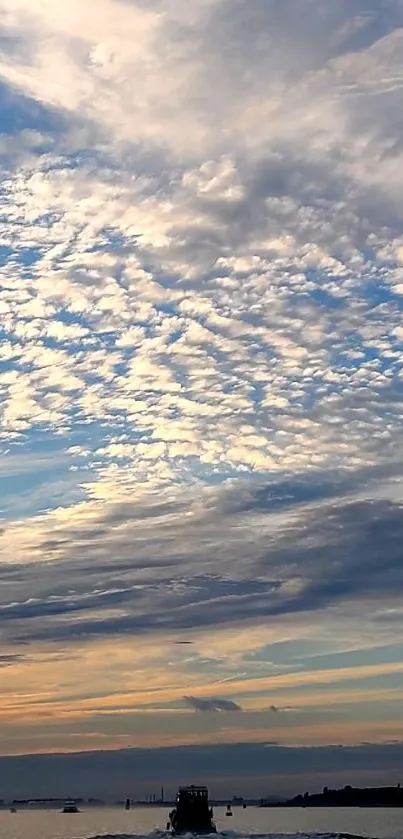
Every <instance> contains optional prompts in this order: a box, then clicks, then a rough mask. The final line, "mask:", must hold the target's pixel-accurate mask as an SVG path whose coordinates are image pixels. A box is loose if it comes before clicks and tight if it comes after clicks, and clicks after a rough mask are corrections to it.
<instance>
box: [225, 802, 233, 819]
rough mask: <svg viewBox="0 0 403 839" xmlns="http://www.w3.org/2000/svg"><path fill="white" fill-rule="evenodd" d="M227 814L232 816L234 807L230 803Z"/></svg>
mask: <svg viewBox="0 0 403 839" xmlns="http://www.w3.org/2000/svg"><path fill="white" fill-rule="evenodd" d="M225 815H226V816H232V808H231V804H228V805H227V811H226V813H225Z"/></svg>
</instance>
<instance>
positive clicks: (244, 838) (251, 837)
mask: <svg viewBox="0 0 403 839" xmlns="http://www.w3.org/2000/svg"><path fill="white" fill-rule="evenodd" d="M210 835H211V836H212V837H215V839H220V837H221V839H364V837H363V836H361V835H359V834H355V833H239V832H235V831H231V830H222V831H219V832H218V833H211V834H210ZM170 836H171V834H170V832H169V831H165V830H159V829H158V828H156V829H155V830H152V831H151V833H145V834H137V833H104V834H100V835H97V836H91V837H89V839H158V837H161V839H165V837H170ZM183 839H195V836H194V834H193V833H185V834H183ZM365 839H368V837H365Z"/></svg>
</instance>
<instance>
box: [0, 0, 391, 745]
mask: <svg viewBox="0 0 403 839" xmlns="http://www.w3.org/2000/svg"><path fill="white" fill-rule="evenodd" d="M0 12H1V13H2V18H3V19H4V26H3V34H2V37H1V39H0V103H1V114H2V117H1V126H0V127H1V135H0V151H1V160H2V170H3V171H2V181H1V187H0V190H1V214H0V264H1V278H0V403H1V427H0V451H1V458H0V516H1V519H2V522H1V528H2V536H1V539H2V544H1V548H0V550H1V566H0V575H1V587H0V615H1V625H2V654H1V656H0V665H1V674H2V680H3V679H4V685H5V687H4V694H5V696H6V700H5V705H4V707H3V708H2V710H1V711H0V751H1V752H2V753H3V754H6V755H8V754H10V755H11V754H21V753H24V752H35V753H36V752H48V751H51V752H54V751H59V750H62V751H63V750H67V751H77V750H81V749H82V750H86V749H95V750H96V749H99V748H102V747H105V748H107V749H111V750H113V749H119V748H122V747H123V748H125V747H127V746H128V745H130V746H138V747H141V748H154V749H157V748H162V747H164V746H169V747H174V746H178V745H182V746H189V747H191V746H192V745H197V744H198V745H202V746H208V745H209V744H211V743H214V744H216V743H217V742H218V743H221V744H222V745H223V747H224V746H226V745H228V744H231V743H237V742H241V743H251V742H252V743H264V742H266V741H273V740H274V741H276V742H279V744H280V745H284V746H285V747H289V748H291V747H292V748H299V747H302V746H312V747H315V746H323V747H327V746H329V745H332V744H335V743H341V744H343V745H345V747H346V748H347V747H355V746H357V747H358V746H359V744H360V743H361V742H364V741H365V742H373V743H375V744H377V745H379V747H381V746H382V748H385V749H386V748H387V745H386V746H384V744H385V743H386V744H387V743H388V741H390V740H396V739H398V740H399V739H402V712H401V707H400V703H399V698H400V697H401V689H402V687H403V678H402V676H403V667H402V664H401V653H402V649H401V638H402V628H403V627H402V620H403V612H402V608H401V595H402V583H403V573H402V557H401V544H402V535H403V515H402V498H403V491H402V483H401V481H402V478H401V476H402V459H403V450H402V425H403V415H402V404H403V391H402V379H403V348H402V343H403V325H402V309H403V211H402V206H401V194H402V187H403V174H402V173H403V165H402V164H403V160H402V153H403V152H402V145H401V133H402V125H401V116H400V114H401V113H402V86H403V62H402V57H401V56H402V54H403V53H402V47H403V28H402V22H403V4H402V2H401V0H388V2H387V0H349V2H344V0H340V2H338V3H337V4H333V3H332V4H330V3H327V2H324V0H281V2H280V0H278V2H277V0H273V2H270V3H268V2H266V0H231V2H230V0H195V1H194V2H193V3H192V4H189V3H187V2H184V0H151V2H148V3H147V4H144V3H142V2H140V0H126V2H123V0H97V4H96V13H94V2H93V0H70V3H69V4H67V5H66V4H65V3H64V2H62V0H43V2H42V3H40V4H36V3H33V2H32V0H0ZM183 641H186V642H189V643H186V644H183V643H182V642H183ZM72 661H73V662H74V666H73V667H72V666H71V664H70V663H69V662H72ZM111 685H113V688H111ZM2 690H3V681H2ZM189 697H190V699H189ZM273 709H274V710H273ZM50 720H51V721H52V725H50ZM381 753H382V754H384V752H381Z"/></svg>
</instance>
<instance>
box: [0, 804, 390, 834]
mask: <svg viewBox="0 0 403 839" xmlns="http://www.w3.org/2000/svg"><path fill="white" fill-rule="evenodd" d="M168 809H169V808H168V807H167V809H166V810H165V809H163V808H162V809H159V808H155V809H154V808H147V809H146V808H144V809H142V808H139V809H133V810H130V811H129V812H126V811H125V810H124V809H123V808H122V809H119V808H117V807H103V808H99V809H95V808H94V809H88V810H85V809H84V810H83V812H81V813H77V814H71V815H67V814H63V813H59V812H57V811H55V810H32V811H29V812H28V811H26V810H25V811H20V812H17V813H9V812H8V811H0V839H86V837H94V836H102V835H104V836H106V835H107V836H116V837H118V836H121V837H122V836H124V837H136V836H141V837H145V836H148V837H150V839H157V837H158V831H164V828H165V825H166V818H167V813H168ZM214 815H215V819H216V822H217V828H218V830H219V831H220V832H222V833H224V834H226V836H227V839H237V837H238V836H243V837H244V836H251V835H252V836H256V834H259V835H260V836H270V835H271V836H275V837H279V836H281V835H282V834H286V835H287V837H289V836H290V835H294V836H295V835H297V834H299V835H300V837H301V834H302V835H304V836H314V835H318V834H322V835H323V834H334V835H337V834H340V833H349V834H354V835H357V836H366V837H367V836H369V837H378V839H403V808H402V809H401V810H387V809H375V810H370V809H352V808H351V809H342V808H335V809H309V808H306V809H299V808H298V809H294V808H292V809H287V808H276V809H270V808H269V809H261V808H258V807H248V808H247V809H246V810H243V809H237V808H235V809H234V815H233V816H232V818H226V816H225V809H224V808H215V811H214ZM155 834H157V837H156V835H155ZM159 839H161V837H159ZM218 839H220V837H218Z"/></svg>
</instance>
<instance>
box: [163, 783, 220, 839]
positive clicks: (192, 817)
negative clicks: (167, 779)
mask: <svg viewBox="0 0 403 839" xmlns="http://www.w3.org/2000/svg"><path fill="white" fill-rule="evenodd" d="M169 818H170V826H171V829H172V832H173V833H175V834H178V833H215V832H216V828H215V824H214V822H213V811H212V808H211V807H210V806H209V801H208V792H207V787H204V786H194V785H192V786H189V787H179V792H178V794H177V796H176V807H175V808H174V809H173V810H172V811H171V813H170V814H169Z"/></svg>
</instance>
